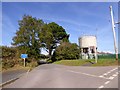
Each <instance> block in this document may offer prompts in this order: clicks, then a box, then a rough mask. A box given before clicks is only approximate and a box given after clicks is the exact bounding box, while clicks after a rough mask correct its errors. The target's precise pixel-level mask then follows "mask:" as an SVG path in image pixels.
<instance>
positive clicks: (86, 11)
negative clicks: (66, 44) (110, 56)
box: [2, 2, 118, 53]
mask: <svg viewBox="0 0 120 90" xmlns="http://www.w3.org/2000/svg"><path fill="white" fill-rule="evenodd" d="M110 5H112V6H113V10H114V18H115V21H118V3H117V2H114V3H113V2H111V3H108V2H103V3H102V2H90V3H87V2H79V3H78V2H76V3H73V2H71V3H70V2H67V3H65V2H64V3H60V2H59V3H53V2H49V3H43V2H39V3H37V2H32V3H28V2H27V3H25V2H24V3H20V2H19V3H14V2H11V3H5V2H4V3H2V45H7V46H10V45H11V42H12V38H13V36H15V32H16V30H18V27H19V26H18V20H21V19H22V16H23V15H24V14H27V15H32V16H33V17H36V18H39V19H42V20H43V21H44V22H47V23H49V22H56V23H57V24H59V25H61V26H63V28H65V30H66V32H67V33H68V34H70V38H69V39H70V42H71V43H77V44H78V38H79V37H80V36H83V35H96V36H97V44H98V51H110V52H113V53H114V43H113V33H112V28H111V17H110V10H109V6H110ZM109 20H110V21H109ZM117 31H118V29H117V28H116V33H117ZM117 34H118V33H117Z"/></svg>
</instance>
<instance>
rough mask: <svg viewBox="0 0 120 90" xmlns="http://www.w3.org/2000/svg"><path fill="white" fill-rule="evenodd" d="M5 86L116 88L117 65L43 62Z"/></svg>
mask: <svg viewBox="0 0 120 90" xmlns="http://www.w3.org/2000/svg"><path fill="white" fill-rule="evenodd" d="M5 88H98V89H101V88H118V67H117V66H105V67H89V66H64V65H56V64H45V65H40V66H38V67H37V68H35V69H33V70H32V71H31V72H29V73H28V74H26V75H24V76H23V77H21V78H20V79H18V80H16V81H15V82H13V83H11V84H9V85H6V86H5Z"/></svg>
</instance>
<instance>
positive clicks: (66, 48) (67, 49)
mask: <svg viewBox="0 0 120 90" xmlns="http://www.w3.org/2000/svg"><path fill="white" fill-rule="evenodd" d="M79 52H80V51H79V47H78V45H77V44H75V43H69V42H63V43H62V44H61V45H59V46H58V47H57V48H56V50H55V51H54V53H53V56H52V61H56V60H62V59H64V60H66V59H69V60H70V59H78V58H79Z"/></svg>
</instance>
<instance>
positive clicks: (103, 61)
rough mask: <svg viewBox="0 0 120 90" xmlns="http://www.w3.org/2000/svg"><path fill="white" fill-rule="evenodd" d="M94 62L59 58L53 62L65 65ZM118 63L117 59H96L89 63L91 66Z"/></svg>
mask: <svg viewBox="0 0 120 90" xmlns="http://www.w3.org/2000/svg"><path fill="white" fill-rule="evenodd" d="M89 62H91V63H94V62H95V60H60V61H56V62H54V64H61V65H67V66H81V65H84V64H87V63H89ZM114 65H118V61H116V60H114V59H98V62H97V63H94V64H91V66H114Z"/></svg>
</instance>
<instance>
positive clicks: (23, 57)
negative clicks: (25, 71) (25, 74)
mask: <svg viewBox="0 0 120 90" xmlns="http://www.w3.org/2000/svg"><path fill="white" fill-rule="evenodd" d="M21 58H22V59H23V60H24V67H25V66H26V65H25V59H26V58H28V54H21Z"/></svg>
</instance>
